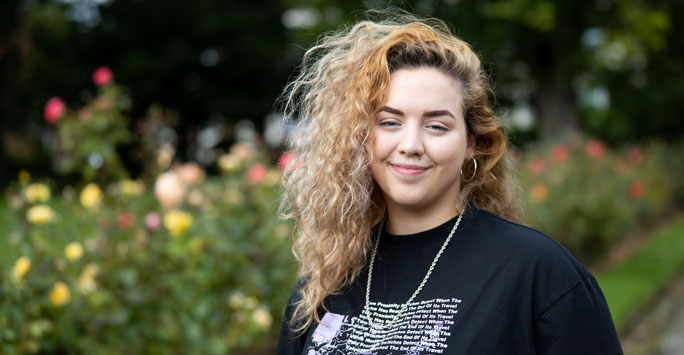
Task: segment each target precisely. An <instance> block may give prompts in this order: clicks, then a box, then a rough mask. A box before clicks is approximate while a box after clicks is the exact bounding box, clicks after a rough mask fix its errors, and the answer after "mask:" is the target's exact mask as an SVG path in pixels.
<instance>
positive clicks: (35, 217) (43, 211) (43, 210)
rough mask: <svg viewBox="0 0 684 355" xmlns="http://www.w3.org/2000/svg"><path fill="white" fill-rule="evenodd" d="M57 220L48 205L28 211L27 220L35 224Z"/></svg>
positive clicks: (34, 207)
mask: <svg viewBox="0 0 684 355" xmlns="http://www.w3.org/2000/svg"><path fill="white" fill-rule="evenodd" d="M54 218H55V212H54V211H53V210H52V208H50V206H48V205H37V206H33V207H31V208H29V210H28V211H26V219H27V220H28V221H29V222H31V223H33V224H45V223H48V222H51V221H52V220H53V219H54Z"/></svg>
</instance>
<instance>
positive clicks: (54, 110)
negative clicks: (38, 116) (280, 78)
mask: <svg viewBox="0 0 684 355" xmlns="http://www.w3.org/2000/svg"><path fill="white" fill-rule="evenodd" d="M65 113H66V104H64V100H62V99H61V98H59V97H57V96H53V97H51V98H50V100H48V102H47V103H46V104H45V111H44V112H43V117H45V121H46V122H47V123H49V124H55V123H57V121H59V120H60V119H61V118H62V117H63V116H64V114H65Z"/></svg>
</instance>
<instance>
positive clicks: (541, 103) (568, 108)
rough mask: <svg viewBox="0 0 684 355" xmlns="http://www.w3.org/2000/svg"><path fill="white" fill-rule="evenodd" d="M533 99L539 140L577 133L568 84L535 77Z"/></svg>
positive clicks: (572, 100) (573, 107) (570, 89)
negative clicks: (535, 90)
mask: <svg viewBox="0 0 684 355" xmlns="http://www.w3.org/2000/svg"><path fill="white" fill-rule="evenodd" d="M536 83H537V85H539V86H538V88H537V92H536V95H535V99H534V101H535V102H534V104H535V107H536V108H537V110H538V114H539V135H540V138H542V139H544V140H546V139H553V138H561V137H567V136H574V135H577V134H578V133H579V131H580V130H579V124H578V119H577V114H576V110H575V103H574V99H573V92H572V88H571V87H570V83H568V82H560V83H559V82H557V81H555V80H554V79H553V78H550V77H544V76H541V77H537V78H536Z"/></svg>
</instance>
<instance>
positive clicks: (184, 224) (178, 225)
mask: <svg viewBox="0 0 684 355" xmlns="http://www.w3.org/2000/svg"><path fill="white" fill-rule="evenodd" d="M191 225H192V215H191V214H189V213H187V212H183V211H181V210H177V209H174V210H171V211H169V212H168V213H166V215H164V227H166V229H168V230H169V232H171V235H173V236H174V237H178V236H180V235H181V234H183V232H185V231H186V230H187V229H188V228H190V226H191Z"/></svg>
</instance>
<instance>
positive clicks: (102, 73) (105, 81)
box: [93, 66, 114, 86]
mask: <svg viewBox="0 0 684 355" xmlns="http://www.w3.org/2000/svg"><path fill="white" fill-rule="evenodd" d="M113 80H114V74H113V73H112V70H111V69H109V67H106V66H101V67H99V68H97V69H95V71H94V72H93V82H94V83H95V85H97V86H104V85H109V84H111V83H112V81H113Z"/></svg>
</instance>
